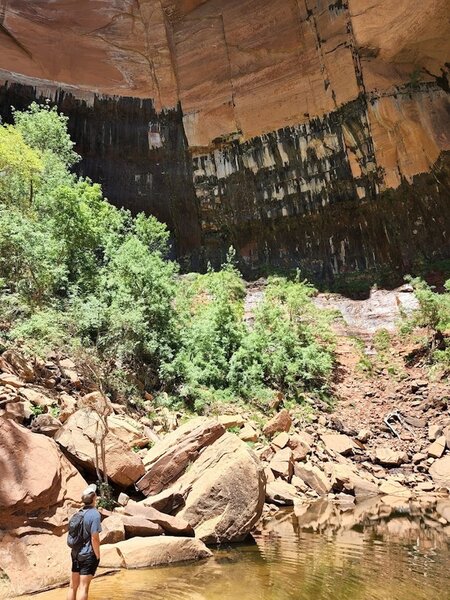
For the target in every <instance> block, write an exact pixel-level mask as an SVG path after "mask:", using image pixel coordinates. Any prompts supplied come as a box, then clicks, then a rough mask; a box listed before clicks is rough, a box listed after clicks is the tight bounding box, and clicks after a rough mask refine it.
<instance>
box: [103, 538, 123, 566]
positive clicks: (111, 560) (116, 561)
mask: <svg viewBox="0 0 450 600" xmlns="http://www.w3.org/2000/svg"><path fill="white" fill-rule="evenodd" d="M100 567H106V568H108V569H125V567H126V565H125V561H124V558H123V556H122V553H121V552H120V550H119V548H118V547H117V546H115V545H114V544H105V545H104V546H102V549H101V552H100Z"/></svg>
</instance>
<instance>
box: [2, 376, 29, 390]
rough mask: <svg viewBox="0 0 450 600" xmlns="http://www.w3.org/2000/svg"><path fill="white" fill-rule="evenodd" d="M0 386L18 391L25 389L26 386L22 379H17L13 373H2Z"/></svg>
mask: <svg viewBox="0 0 450 600" xmlns="http://www.w3.org/2000/svg"><path fill="white" fill-rule="evenodd" d="M0 384H1V385H9V386H11V387H13V388H17V389H19V388H23V387H24V386H25V384H24V382H23V381H22V380H21V379H20V377H17V375H13V374H12V373H1V374H0Z"/></svg>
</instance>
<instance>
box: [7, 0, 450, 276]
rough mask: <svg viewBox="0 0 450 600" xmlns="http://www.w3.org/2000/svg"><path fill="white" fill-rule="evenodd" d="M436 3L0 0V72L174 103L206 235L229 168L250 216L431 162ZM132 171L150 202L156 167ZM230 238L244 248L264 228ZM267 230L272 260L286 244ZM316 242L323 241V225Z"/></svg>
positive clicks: (218, 221)
mask: <svg viewBox="0 0 450 600" xmlns="http://www.w3.org/2000/svg"><path fill="white" fill-rule="evenodd" d="M447 13H448V1H447V0H396V2H392V0H226V1H225V0H115V1H114V2H106V1H105V0H77V1H75V0H61V1H59V2H57V3H55V2H48V0H14V2H13V1H12V0H0V81H6V80H8V81H13V80H15V81H19V82H25V83H26V82H28V83H31V84H32V85H34V86H37V90H38V91H39V92H40V93H43V94H47V93H48V91H51V89H53V90H56V89H57V88H58V87H62V88H63V89H65V90H66V91H67V90H68V91H70V92H71V93H72V94H74V96H76V97H79V98H85V99H89V101H90V102H91V103H93V102H94V100H93V98H94V94H97V95H98V94H106V95H110V96H111V95H117V96H121V97H134V98H140V99H151V100H152V102H153V106H154V108H155V109H156V111H157V112H158V113H159V114H167V112H166V111H164V112H161V111H163V110H164V109H175V108H176V107H180V108H181V113H180V115H181V117H180V119H181V126H182V135H183V137H184V136H185V138H186V141H187V149H188V150H189V155H190V156H191V157H193V158H194V161H193V171H194V172H193V176H192V177H191V179H192V180H193V191H194V194H193V195H192V198H191V199H190V200H189V202H191V205H195V204H198V206H199V215H198V221H199V224H200V225H199V226H200V228H201V230H202V235H203V237H204V236H209V235H211V234H212V235H216V234H218V235H220V232H221V231H228V232H229V231H230V230H232V229H233V228H234V227H235V225H236V222H233V223H231V222H227V223H225V224H224V220H223V219H224V215H223V214H222V213H221V211H222V209H223V210H224V211H225V212H227V211H228V212H227V214H230V211H234V210H235V207H234V206H233V205H232V204H231V205H230V202H232V200H230V198H232V199H233V198H234V197H236V189H234V188H233V185H235V180H236V178H237V176H236V173H238V176H239V177H240V178H241V180H242V181H241V182H240V187H241V189H242V186H243V185H244V184H245V185H246V186H247V188H245V190H246V193H245V194H244V196H245V197H244V198H240V199H239V206H240V207H242V210H243V211H244V212H245V219H244V220H245V222H246V223H247V226H248V225H249V224H250V221H251V224H252V225H251V226H252V227H253V228H255V227H257V225H256V221H255V219H261V218H262V215H264V218H267V219H269V220H270V221H271V222H272V221H273V219H275V218H279V217H288V218H291V217H292V216H293V215H299V214H304V213H305V212H314V211H316V212H317V211H318V210H319V207H321V208H323V207H325V206H328V205H329V204H332V203H335V202H341V201H344V200H345V201H348V200H350V199H351V200H353V201H356V202H357V201H360V200H370V199H373V198H375V197H378V195H379V194H380V193H382V192H383V191H384V190H386V189H396V188H399V186H401V184H402V183H409V184H411V183H412V182H413V178H414V176H416V175H418V174H422V173H427V172H430V170H431V168H432V167H433V165H435V163H436V161H437V160H438V158H439V157H440V156H441V155H442V153H443V152H445V151H447V150H449V149H450V139H449V131H450V117H449V113H450V111H449V103H448V91H449V82H448V62H446V61H448V56H449V55H450V52H449V51H450V35H449V33H450V31H449V26H448V18H447ZM27 78H28V79H27ZM30 78H31V79H30ZM356 112H358V115H357V119H356V118H355V114H356ZM152 125H153V127H154V130H153V129H152ZM287 128H289V129H287ZM266 136H269V137H266ZM283 136H284V138H286V137H289V138H290V141H286V139H282V138H283ZM148 138H149V150H150V152H151V151H153V150H155V148H161V147H164V143H165V142H164V134H163V133H160V129H159V128H158V126H157V125H155V123H153V124H152V123H150V127H149V135H148ZM166 141H167V140H166ZM139 152H140V153H141V149H140V150H139ZM160 158H161V157H159V156H158V159H153V160H154V161H155V162H156V160H159V159H160ZM299 158H300V159H301V160H300V161H299ZM197 159H198V162H196V160H197ZM176 160H177V162H178V163H179V157H178V156H177V157H176ZM316 160H317V161H319V162H320V166H317V164H316V165H314V166H313V167H311V165H312V163H314V161H316ZM305 165H307V166H306V167H305ZM284 167H285V168H286V169H287V170H288V173H287V174H286V173H284V172H283V171H282V169H283V168H284ZM183 168H184V167H183ZM189 168H190V167H189ZM117 169H118V167H117V166H116V167H115V170H116V171H117ZM188 170H189V169H188ZM104 171H105V166H104V165H102V166H101V168H100V172H104ZM141 171H142V167H141V166H140V167H139V171H138V172H137V173H136V172H135V173H134V174H132V175H130V184H129V185H128V188H130V189H131V188H132V187H133V185H134V184H133V181H136V182H137V183H136V185H135V186H134V187H135V189H134V196H135V197H139V198H144V197H148V198H149V202H152V199H153V198H155V193H154V189H153V188H151V186H152V185H153V184H152V181H154V180H155V178H156V180H158V177H160V175H161V178H162V179H164V177H163V176H164V173H165V172H166V169H165V168H162V169H161V174H159V173H156V174H155V173H154V172H152V173H151V175H149V173H142V172H141ZM88 174H89V175H92V176H95V175H96V173H95V172H93V173H88ZM252 174H253V175H252ZM253 176H254V178H255V179H256V180H257V181H256V183H254V182H253ZM259 176H261V179H263V180H264V183H261V182H260V181H258V177H259ZM208 178H210V183H211V185H209V183H207V185H206V186H205V182H206V181H207V179H208ZM243 179H245V180H246V181H245V182H244V181H243ZM142 182H149V183H148V184H147V183H146V184H145V185H146V186H147V187H145V185H144V184H143V183H142ZM343 182H344V183H343ZM162 185H163V186H164V185H166V183H164V182H163V184H162ZM262 185H264V186H266V189H264V191H261V192H259V191H258V190H259V189H260V188H261V186H262ZM143 187H144V188H145V189H144V190H142V189H141V188H143ZM182 187H184V188H185V187H186V185H185V184H184V183H183V184H182ZM206 188H207V189H206ZM344 188H345V189H344ZM108 193H109V192H108ZM127 195H128V196H133V191H132V192H130V191H129V190H128V192H127ZM169 195H170V194H169ZM267 199H268V200H269V202H268V205H267V206H266V203H265V201H266V200H267ZM119 201H120V199H119ZM122 202H123V203H124V204H126V205H129V200H128V197H127V198H125V199H123V198H122ZM261 203H262V204H263V205H262V206H260V205H261ZM247 205H248V206H247ZM251 206H257V207H258V209H257V211H256V212H258V213H259V217H255V215H252V216H251V217H250V216H249V214H247V213H248V212H249V210H250V208H249V207H251ZM151 210H153V206H152V208H151ZM171 210H172V214H174V213H175V212H176V211H177V208H176V207H175V208H173V209H171ZM153 212H154V210H153ZM162 212H163V210H162ZM155 214H157V215H158V216H159V217H160V218H163V219H166V220H167V218H166V217H165V215H164V214H159V213H158V211H156V213H155ZM193 218H195V215H194V217H193ZM366 221H367V219H366V217H365V216H361V223H362V227H364V223H365V222H366ZM182 228H183V224H181V226H179V225H177V224H176V223H175V225H174V226H173V227H172V229H174V230H175V231H177V229H178V230H181V229H182ZM380 228H381V229H385V227H384V225H380ZM288 229H289V231H292V228H291V227H288ZM239 235H240V234H239ZM311 235H314V231H311V232H310V233H307V236H311ZM364 235H365V234H364ZM367 235H369V233H367ZM195 236H197V237H196V238H195V239H197V240H198V239H199V236H198V234H195ZM195 236H191V237H193V238H194V237H195ZM282 237H286V236H285V233H283V234H282ZM389 237H390V238H391V237H392V236H391V235H389ZM203 242H204V240H203ZM203 242H202V243H203ZM195 243H197V242H195ZM195 243H194V245H195ZM215 243H216V242H214V244H215ZM227 243H234V245H235V246H237V247H238V248H239V249H240V251H241V254H242V255H243V256H246V257H247V259H248V260H249V261H251V260H253V259H252V258H251V257H252V253H253V254H254V253H255V252H256V253H259V255H261V253H262V252H263V250H262V248H265V247H266V246H267V245H268V244H269V246H270V244H271V241H270V240H268V239H267V236H265V238H264V240H263V239H257V237H256V236H255V234H252V235H247V236H246V239H242V236H241V237H240V239H239V240H236V239H228V240H227ZM314 243H315V242H311V243H309V246H308V247H311V244H314ZM358 243H359V242H358ZM274 244H275V245H276V247H277V253H278V254H279V255H280V256H279V257H278V258H280V260H281V259H282V257H283V253H284V254H292V252H293V247H286V248H283V247H281V246H280V244H279V242H274ZM326 244H331V247H332V253H334V252H335V241H332V240H331V241H330V240H327V241H326ZM352 244H353V246H354V243H353V242H352V241H351V240H350V241H349V240H346V239H340V240H339V245H340V246H341V250H340V251H339V252H340V255H341V256H342V255H343V252H344V250H345V248H346V247H347V246H348V247H349V250H348V252H347V254H349V253H350V254H355V256H356V254H358V253H360V250H358V249H356V248H353V246H352ZM185 245H186V246H189V243H186V244H185ZM190 245H191V246H192V245H193V244H190ZM362 245H364V244H362ZM402 245H404V243H403V242H402ZM181 246H183V243H182V244H181ZM291 246H292V244H291ZM294 246H295V244H294ZM414 246H415V242H414V241H411V247H414ZM336 252H338V251H337V250H336ZM373 255H374V253H373V252H372V251H371V250H367V251H365V256H364V257H362V256H361V257H360V256H358V258H357V259H355V260H356V262H357V263H358V264H366V265H367V264H368V262H370V258H369V257H372V256H373ZM258 260H260V259H258ZM326 260H328V261H329V265H331V263H332V262H333V261H334V262H336V259H328V258H327V259H326ZM330 261H331V262H330ZM397 262H398V261H397ZM327 268H331V269H332V270H335V266H333V265H332V266H329V267H327ZM345 268H350V269H353V266H351V265H350V266H349V265H346V267H345Z"/></svg>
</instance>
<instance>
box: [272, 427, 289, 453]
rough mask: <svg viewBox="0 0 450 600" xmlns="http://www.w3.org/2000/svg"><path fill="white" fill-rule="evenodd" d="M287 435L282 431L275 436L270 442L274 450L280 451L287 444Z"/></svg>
mask: <svg viewBox="0 0 450 600" xmlns="http://www.w3.org/2000/svg"><path fill="white" fill-rule="evenodd" d="M289 439H290V438H289V434H288V433H286V431H282V432H281V433H279V434H278V435H276V436H275V437H274V438H273V440H272V442H271V443H272V446H275V449H276V450H277V449H282V448H284V447H285V446H287V445H288V443H289Z"/></svg>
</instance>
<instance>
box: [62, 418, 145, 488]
mask: <svg viewBox="0 0 450 600" xmlns="http://www.w3.org/2000/svg"><path fill="white" fill-rule="evenodd" d="M104 435H105V428H104V425H103V422H102V420H101V418H100V417H99V415H98V414H97V413H96V412H94V411H89V410H78V411H77V412H76V413H74V414H73V415H71V416H70V417H69V418H68V419H67V421H66V422H65V423H64V425H63V426H62V427H61V429H60V430H59V431H58V433H57V434H56V436H55V440H56V441H57V442H58V444H59V445H60V446H61V447H62V448H64V450H65V451H66V452H67V453H68V455H69V456H70V457H71V459H73V461H74V462H75V463H76V464H79V465H81V466H82V467H83V468H85V469H87V470H89V471H90V472H92V473H95V454H96V448H97V450H98V452H99V453H100V442H101V439H102V437H103V436H104ZM105 453H106V470H107V474H108V477H109V478H110V479H111V480H112V481H113V482H114V483H116V484H117V485H120V486H123V487H128V486H130V485H132V484H133V483H135V482H136V481H137V480H138V479H140V478H141V477H142V476H143V475H144V473H145V468H144V464H143V462H142V460H141V459H140V458H139V457H138V456H137V455H136V454H135V453H134V452H132V451H130V450H129V449H128V448H127V446H126V444H124V443H123V442H122V441H121V440H119V438H118V437H116V436H115V435H114V434H112V433H110V432H109V433H107V434H106V437H105ZM100 462H101V461H100ZM100 467H101V464H100ZM100 470H101V469H100Z"/></svg>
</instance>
